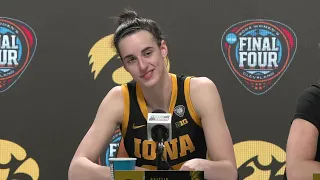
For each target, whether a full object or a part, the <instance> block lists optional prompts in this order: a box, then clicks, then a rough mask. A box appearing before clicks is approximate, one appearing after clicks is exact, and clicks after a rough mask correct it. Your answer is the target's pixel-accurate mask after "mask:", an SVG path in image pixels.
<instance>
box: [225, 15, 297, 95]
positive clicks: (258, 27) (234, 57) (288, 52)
mask: <svg viewBox="0 0 320 180" xmlns="http://www.w3.org/2000/svg"><path fill="white" fill-rule="evenodd" d="M221 49H222V52H223V55H224V57H225V60H226V61H227V63H228V65H229V67H230V69H231V71H232V72H233V74H234V75H235V76H236V77H237V79H238V80H239V81H240V82H241V84H242V85H243V86H244V87H245V88H246V89H247V90H248V91H250V92H251V93H253V94H256V95H261V94H264V93H266V92H267V91H269V90H270V89H271V88H272V87H273V86H274V85H275V84H276V83H277V82H278V81H279V79H280V78H281V76H282V75H283V74H284V72H285V71H286V70H287V68H288V66H289V65H290V63H291V61H292V59H293V57H294V55H295V52H296V49H297V37H296V35H295V33H294V32H293V30H292V29H291V28H290V27H288V26H287V25H285V24H283V23H280V22H277V21H272V20H263V19H262V20H247V21H243V22H239V23H237V24H234V25H232V26H231V27H229V28H228V29H227V30H226V31H225V32H224V34H223V36H222V39H221Z"/></svg>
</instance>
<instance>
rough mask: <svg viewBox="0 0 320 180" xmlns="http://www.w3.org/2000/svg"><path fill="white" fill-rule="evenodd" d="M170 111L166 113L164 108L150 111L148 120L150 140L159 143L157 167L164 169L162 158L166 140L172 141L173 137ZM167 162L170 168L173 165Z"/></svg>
mask: <svg viewBox="0 0 320 180" xmlns="http://www.w3.org/2000/svg"><path fill="white" fill-rule="evenodd" d="M171 118H172V115H171V114H170V113H166V112H165V111H164V110H161V109H156V110H154V111H153V112H152V113H148V120H147V136H148V137H147V138H148V140H149V141H155V142H156V143H157V149H156V153H157V159H156V161H157V169H158V170H160V169H164V168H163V166H161V159H162V158H163V150H164V142H165V141H171V139H172V128H171ZM165 162H166V163H167V166H169V168H170V169H172V167H171V166H170V164H169V163H168V162H167V161H165Z"/></svg>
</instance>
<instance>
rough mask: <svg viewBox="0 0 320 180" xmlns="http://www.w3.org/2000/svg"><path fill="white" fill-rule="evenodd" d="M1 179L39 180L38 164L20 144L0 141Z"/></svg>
mask: <svg viewBox="0 0 320 180" xmlns="http://www.w3.org/2000/svg"><path fill="white" fill-rule="evenodd" d="M0 179H9V180H11V179H30V180H37V179H39V166H38V164H37V162H36V161H35V160H34V159H33V158H31V157H28V156H27V152H26V151H25V150H24V149H23V148H22V147H21V146H19V145H18V144H16V143H14V142H10V141H7V140H3V139H0Z"/></svg>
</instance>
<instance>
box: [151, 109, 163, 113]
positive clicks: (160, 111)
mask: <svg viewBox="0 0 320 180" xmlns="http://www.w3.org/2000/svg"><path fill="white" fill-rule="evenodd" d="M152 113H167V112H165V111H164V110H162V109H155V110H153V111H152Z"/></svg>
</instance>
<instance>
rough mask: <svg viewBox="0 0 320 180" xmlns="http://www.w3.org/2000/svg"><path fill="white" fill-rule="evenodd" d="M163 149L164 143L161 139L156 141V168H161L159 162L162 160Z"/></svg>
mask: <svg viewBox="0 0 320 180" xmlns="http://www.w3.org/2000/svg"><path fill="white" fill-rule="evenodd" d="M163 150H164V143H163V140H161V141H160V142H157V149H156V153H157V159H156V161H157V170H161V162H162V154H163Z"/></svg>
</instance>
